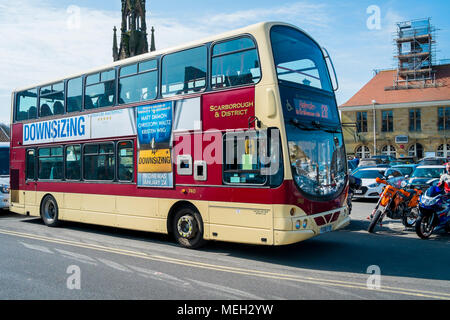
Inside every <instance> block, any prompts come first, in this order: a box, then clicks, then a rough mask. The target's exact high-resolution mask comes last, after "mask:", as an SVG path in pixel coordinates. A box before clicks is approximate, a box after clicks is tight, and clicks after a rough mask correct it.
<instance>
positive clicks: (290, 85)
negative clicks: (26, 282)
mask: <svg viewBox="0 0 450 320" xmlns="http://www.w3.org/2000/svg"><path fill="white" fill-rule="evenodd" d="M327 59H329V57H328V54H327V53H326V50H324V49H322V48H321V47H320V46H319V45H318V44H317V42H315V41H314V40H313V39H312V38H311V37H310V36H309V35H307V34H306V33H305V32H303V31H302V30H301V29H299V28H297V27H295V26H293V25H289V24H285V23H278V22H264V23H259V24H256V25H252V26H249V27H246V28H242V29H239V30H235V31H231V32H227V33H224V34H221V35H218V36H215V37H210V38H207V39H204V40H201V41H196V42H192V43H189V44H186V45H182V46H179V47H176V48H170V49H165V50H159V51H155V52H151V53H148V54H143V55H140V56H136V57H132V58H129V59H125V60H121V61H118V62H115V63H113V64H110V65H107V66H104V67H102V68H98V69H94V70H90V71H88V72H83V73H79V74H75V75H72V76H69V77H65V78H63V79H59V80H55V81H50V82H46V83H42V84H38V85H34V86H30V87H26V88H22V89H19V90H16V91H15V92H14V93H13V95H12V121H11V122H12V139H11V156H10V157H11V158H10V166H11V211H13V212H15V213H19V214H24V215H29V216H36V217H41V218H42V219H43V221H44V223H45V224H46V225H48V226H51V227H53V226H57V225H59V224H60V222H62V221H77V222H82V223H91V224H98V225H105V226H113V227H119V228H127V229H134V230H141V231H148V232H156V233H166V234H167V233H168V234H172V235H173V236H174V237H175V239H176V240H177V241H178V242H179V243H180V244H181V245H182V246H185V247H188V248H197V247H199V246H201V245H202V244H203V243H204V242H205V241H206V240H218V241H230V242H239V243H251V244H262V245H285V244H291V243H295V242H299V241H302V240H305V239H309V238H311V237H313V236H316V235H319V234H321V233H325V232H329V231H334V230H337V229H340V228H343V227H344V226H346V225H347V224H348V223H349V221H350V218H349V216H348V212H347V208H346V205H345V204H346V197H347V191H348V188H347V185H348V181H347V180H348V179H347V178H348V177H347V163H346V157H345V149H344V144H343V136H342V129H341V124H340V118H339V114H338V109H337V104H336V98H335V94H334V90H333V82H332V80H331V77H330V72H329V71H330V70H329V66H332V63H331V61H327ZM333 71H334V68H333Z"/></svg>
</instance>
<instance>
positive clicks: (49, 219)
mask: <svg viewBox="0 0 450 320" xmlns="http://www.w3.org/2000/svg"><path fill="white" fill-rule="evenodd" d="M41 218H42V220H43V221H44V223H45V225H47V226H49V227H58V226H60V224H61V222H60V221H59V210H58V203H57V202H56V200H55V198H54V197H53V196H51V195H47V196H45V198H44V199H43V200H42V203H41Z"/></svg>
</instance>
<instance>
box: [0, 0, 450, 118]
mask: <svg viewBox="0 0 450 320" xmlns="http://www.w3.org/2000/svg"><path fill="white" fill-rule="evenodd" d="M370 6H377V7H378V8H379V10H380V28H379V29H374V30H371V29H369V28H368V27H367V20H368V19H369V18H370V17H371V14H368V13H367V8H368V7H370ZM120 8H121V1H120V0H95V1H94V0H90V1H88V0H78V1H77V0H16V1H15V2H14V3H12V2H11V1H9V0H0V38H1V39H2V41H1V42H0V61H1V62H0V110H1V112H0V122H6V123H8V122H9V114H10V100H11V99H10V94H11V91H12V90H13V89H14V88H17V87H23V86H27V85H32V84H35V83H39V82H42V81H47V80H52V79H54V78H59V77H64V76H68V75H70V74H72V73H76V72H80V71H83V70H88V69H90V68H93V67H97V66H101V65H104V64H107V63H109V62H111V61H112V57H111V52H112V51H111V47H112V28H113V26H114V25H116V26H120V21H121V18H120ZM147 10H148V12H147V23H148V25H150V26H152V25H153V26H154V27H155V29H156V46H157V48H163V47H168V46H173V45H176V44H178V43H182V42H186V41H190V40H195V39H198V38H202V37H204V36H208V35H213V34H217V33H220V32H223V31H227V30H232V29H235V28H238V27H242V26H245V25H250V24H253V23H257V22H260V21H266V20H276V21H285V22H289V23H292V24H294V25H297V26H299V27H301V28H302V29H304V30H305V31H307V32H308V33H309V34H310V35H312V36H313V37H314V38H315V39H316V40H317V41H318V42H319V43H320V44H321V45H322V46H324V47H326V48H327V49H328V51H329V52H330V54H331V56H332V58H333V61H334V64H335V66H336V70H337V74H338V78H339V82H340V90H339V91H338V92H337V99H338V103H339V104H342V103H344V102H346V101H347V100H348V99H349V98H350V97H351V96H352V95H353V94H355V93H356V92H357V91H358V90H359V89H360V88H361V87H362V86H363V85H364V84H365V83H366V82H367V81H369V80H370V79H371V78H372V76H373V70H374V69H386V68H392V67H393V66H394V59H393V44H392V39H393V36H392V33H393V32H394V31H395V23H396V22H398V21H404V20H410V19H419V18H427V17H431V18H432V22H433V24H434V25H435V26H436V27H437V28H438V29H440V31H438V38H437V41H438V42H437V49H438V54H437V59H444V58H450V41H449V40H450V19H448V13H449V12H450V1H443V0H434V1H433V0H430V1H417V0H410V1H399V0H397V1H394V0H391V1H377V0H372V1H345V0H344V1H334V0H333V1H326V0H314V1H313V0H300V1H295V0H287V1H283V0H282V1H273V0H271V1H269V0H246V1H242V0H239V1H237V0H228V1H221V2H219V1H211V0H209V1H207V0H191V1H174V0H172V1H156V0H153V1H151V0H147Z"/></svg>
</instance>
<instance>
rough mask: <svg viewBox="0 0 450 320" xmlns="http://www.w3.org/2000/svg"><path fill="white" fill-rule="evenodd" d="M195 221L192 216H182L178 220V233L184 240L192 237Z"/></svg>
mask: <svg viewBox="0 0 450 320" xmlns="http://www.w3.org/2000/svg"><path fill="white" fill-rule="evenodd" d="M194 226H195V219H194V217H192V216H183V217H181V218H180V219H179V220H178V223H177V228H178V233H179V234H180V235H181V236H182V237H183V238H186V239H190V238H192V237H193V236H194Z"/></svg>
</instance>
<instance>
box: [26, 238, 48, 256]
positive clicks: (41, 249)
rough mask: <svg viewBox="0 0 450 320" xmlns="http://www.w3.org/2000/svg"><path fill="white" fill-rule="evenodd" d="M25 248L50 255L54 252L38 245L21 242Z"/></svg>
mask: <svg viewBox="0 0 450 320" xmlns="http://www.w3.org/2000/svg"><path fill="white" fill-rule="evenodd" d="M19 242H20V243H21V244H22V245H23V246H24V247H25V248H28V249H31V250H37V251H40V252H45V253H50V254H53V252H52V251H51V250H50V249H49V248H47V247H43V246H38V245H36V244H29V243H25V242H22V241H19Z"/></svg>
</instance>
